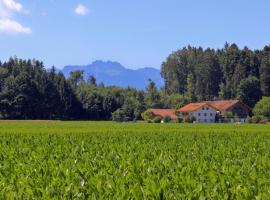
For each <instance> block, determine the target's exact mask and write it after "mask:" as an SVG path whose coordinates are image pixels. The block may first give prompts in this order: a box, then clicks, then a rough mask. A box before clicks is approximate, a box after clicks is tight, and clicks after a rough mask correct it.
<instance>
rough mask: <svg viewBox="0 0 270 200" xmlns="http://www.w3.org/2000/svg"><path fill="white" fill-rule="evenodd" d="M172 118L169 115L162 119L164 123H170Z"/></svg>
mask: <svg viewBox="0 0 270 200" xmlns="http://www.w3.org/2000/svg"><path fill="white" fill-rule="evenodd" d="M171 120H172V119H171V118H170V117H169V116H165V117H163V119H162V121H163V123H169V122H170V121H171Z"/></svg>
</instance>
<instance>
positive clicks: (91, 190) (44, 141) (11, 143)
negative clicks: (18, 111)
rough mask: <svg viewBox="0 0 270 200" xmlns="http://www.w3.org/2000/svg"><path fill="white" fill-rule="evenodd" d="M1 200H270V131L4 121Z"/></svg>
mask: <svg viewBox="0 0 270 200" xmlns="http://www.w3.org/2000/svg"><path fill="white" fill-rule="evenodd" d="M0 199H270V126H269V125H243V124H238V125H237V124H231V125H229V124H226V125H221V124H214V125H202V124H201V125H199V124H190V125H188V124H176V123H175V124H174V123H171V124H145V123H113V122H64V121H62V122H61V121H1V122H0Z"/></svg>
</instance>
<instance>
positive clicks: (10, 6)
mask: <svg viewBox="0 0 270 200" xmlns="http://www.w3.org/2000/svg"><path fill="white" fill-rule="evenodd" d="M17 13H21V14H28V13H29V11H27V10H25V9H24V8H23V5H22V4H20V3H18V2H16V1H15V0H0V16H2V17H11V16H13V15H14V14H17Z"/></svg>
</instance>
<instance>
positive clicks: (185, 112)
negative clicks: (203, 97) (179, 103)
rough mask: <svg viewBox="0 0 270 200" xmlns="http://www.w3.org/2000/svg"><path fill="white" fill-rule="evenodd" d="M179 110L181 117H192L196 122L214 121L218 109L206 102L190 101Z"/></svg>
mask: <svg viewBox="0 0 270 200" xmlns="http://www.w3.org/2000/svg"><path fill="white" fill-rule="evenodd" d="M179 112H180V116H181V117H182V118H186V117H188V116H189V117H194V118H195V119H196V120H195V121H196V122H197V123H215V119H216V114H217V112H218V110H217V109H216V108H215V107H213V106H211V105H209V104H208V103H205V102H201V103H190V104H188V105H186V106H184V107H182V108H181V109H180V110H179Z"/></svg>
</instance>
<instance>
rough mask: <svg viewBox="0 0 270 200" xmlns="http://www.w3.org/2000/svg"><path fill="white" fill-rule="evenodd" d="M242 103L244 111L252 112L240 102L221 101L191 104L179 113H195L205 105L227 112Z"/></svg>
mask: <svg viewBox="0 0 270 200" xmlns="http://www.w3.org/2000/svg"><path fill="white" fill-rule="evenodd" d="M237 103H240V104H241V105H242V106H243V107H244V109H246V110H251V109H250V108H249V107H248V106H247V105H246V104H244V103H242V102H241V101H239V100H220V101H204V102H198V103H190V104H188V105H186V106H184V107H182V108H181V109H180V110H179V111H180V112H186V113H188V112H193V111H196V110H198V109H199V108H200V107H202V106H204V105H208V106H210V107H212V108H214V109H215V110H219V111H227V110H229V109H230V108H231V107H232V106H234V105H235V104H237Z"/></svg>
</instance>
